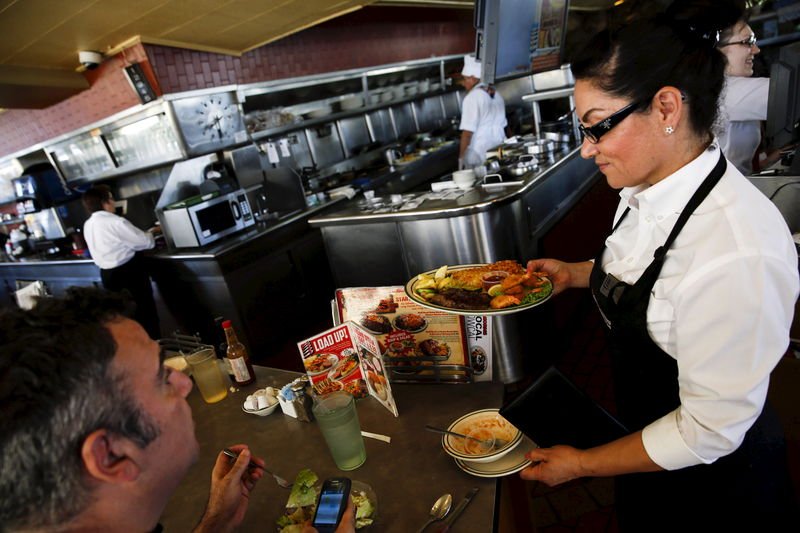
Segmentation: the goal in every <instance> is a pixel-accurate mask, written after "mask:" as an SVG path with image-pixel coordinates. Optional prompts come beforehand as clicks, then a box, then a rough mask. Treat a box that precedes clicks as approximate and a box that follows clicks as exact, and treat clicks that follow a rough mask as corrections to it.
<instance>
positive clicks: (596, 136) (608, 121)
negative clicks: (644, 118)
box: [578, 102, 642, 144]
mask: <svg viewBox="0 0 800 533" xmlns="http://www.w3.org/2000/svg"><path fill="white" fill-rule="evenodd" d="M641 105H642V103H641V102H633V103H632V104H628V105H626V106H625V107H623V108H622V109H620V110H619V111H617V112H616V113H612V114H611V115H609V116H608V117H606V118H604V119H603V120H601V121H600V122H598V123H597V124H595V125H594V126H584V125H583V124H579V125H578V129H579V130H580V132H581V133H582V134H583V136H584V137H585V138H587V139H589V142H590V143H592V144H594V143H596V142H597V141H599V140H600V137H602V136H603V135H605V134H606V133H608V132H609V131H611V129H612V128H613V127H614V126H616V125H617V124H619V123H620V122H622V121H623V120H625V119H626V118H627V117H628V115H630V114H631V113H633V112H634V111H636V110H637V109H639V107H641Z"/></svg>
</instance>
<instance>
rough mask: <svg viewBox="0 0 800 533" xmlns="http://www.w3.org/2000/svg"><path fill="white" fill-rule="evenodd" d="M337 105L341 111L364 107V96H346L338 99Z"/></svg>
mask: <svg viewBox="0 0 800 533" xmlns="http://www.w3.org/2000/svg"><path fill="white" fill-rule="evenodd" d="M339 106H340V107H341V108H342V111H351V110H353V109H358V108H359V107H364V97H363V96H361V95H360V94H356V95H352V96H347V97H345V98H342V99H341V100H340V101H339Z"/></svg>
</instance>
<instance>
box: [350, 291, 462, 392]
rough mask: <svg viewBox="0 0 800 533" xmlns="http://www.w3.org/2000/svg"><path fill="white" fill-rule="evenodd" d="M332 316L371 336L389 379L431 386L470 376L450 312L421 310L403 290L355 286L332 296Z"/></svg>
mask: <svg viewBox="0 0 800 533" xmlns="http://www.w3.org/2000/svg"><path fill="white" fill-rule="evenodd" d="M336 306H337V312H338V316H339V317H340V318H341V320H342V321H346V320H352V321H355V322H357V323H358V324H359V325H360V326H361V327H363V328H364V329H366V330H368V331H369V332H370V333H372V334H373V335H375V338H377V340H378V347H379V353H380V354H381V355H382V356H383V360H384V362H385V364H386V366H387V367H389V368H390V370H391V372H390V375H391V376H392V377H393V378H397V377H398V376H403V379H404V380H413V379H411V377H410V376H416V377H419V378H420V379H419V381H431V379H432V377H433V378H436V377H438V376H439V375H444V374H447V375H448V376H450V377H454V379H453V380H458V379H455V378H459V377H460V378H463V379H461V380H464V379H466V380H468V379H469V378H470V376H471V372H470V363H469V354H468V352H467V349H466V347H467V339H466V330H465V327H464V321H463V320H462V318H461V317H458V316H455V315H453V314H451V313H447V312H443V311H436V310H430V309H426V308H425V307H423V306H421V305H419V304H417V303H416V302H414V301H413V300H411V299H410V298H409V297H408V295H407V294H406V293H405V292H404V289H403V287H401V286H394V287H356V288H348V289H339V290H338V291H336Z"/></svg>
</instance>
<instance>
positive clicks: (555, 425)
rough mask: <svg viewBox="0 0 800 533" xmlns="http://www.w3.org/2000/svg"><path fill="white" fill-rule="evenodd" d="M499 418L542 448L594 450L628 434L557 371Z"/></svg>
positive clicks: (508, 406) (550, 371)
mask: <svg viewBox="0 0 800 533" xmlns="http://www.w3.org/2000/svg"><path fill="white" fill-rule="evenodd" d="M500 414H501V415H502V416H503V417H505V418H506V420H508V421H509V422H511V423H512V424H514V426H516V427H517V428H518V429H519V430H520V431H522V432H523V433H524V434H525V435H527V436H528V437H529V438H530V439H531V440H533V442H535V443H536V444H537V445H539V446H541V447H543V448H547V447H550V446H555V445H557V444H568V445H570V446H574V447H576V448H581V449H585V448H591V447H594V446H599V445H601V444H605V443H607V442H611V441H612V440H615V439H618V438H620V437H622V436H624V435H627V434H628V433H629V432H628V430H627V428H625V426H624V425H622V423H621V422H620V421H619V420H617V419H616V418H614V417H613V416H612V415H611V414H610V413H608V412H607V411H606V410H605V409H603V408H602V407H600V406H599V405H598V404H597V403H596V402H594V401H593V400H592V399H591V398H589V397H588V396H587V395H586V394H585V393H583V392H582V391H581V390H580V389H578V388H577V387H576V386H575V384H573V383H572V382H571V381H570V380H569V379H567V377H566V376H564V375H563V374H562V373H561V372H559V371H558V370H557V369H556V368H555V367H550V368H549V369H548V370H547V371H545V373H544V374H543V375H542V376H541V377H540V378H539V379H537V380H536V381H535V382H534V383H533V384H532V385H531V386H530V387H528V388H527V389H526V390H525V391H524V392H522V394H520V395H519V396H517V397H516V398H515V399H514V400H513V401H511V402H510V403H508V404H506V405H504V406H503V407H502V408H501V409H500Z"/></svg>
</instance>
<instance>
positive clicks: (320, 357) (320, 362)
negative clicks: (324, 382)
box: [303, 353, 339, 377]
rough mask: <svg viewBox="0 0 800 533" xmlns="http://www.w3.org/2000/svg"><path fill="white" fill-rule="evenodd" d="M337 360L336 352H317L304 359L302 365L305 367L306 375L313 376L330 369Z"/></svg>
mask: <svg viewBox="0 0 800 533" xmlns="http://www.w3.org/2000/svg"><path fill="white" fill-rule="evenodd" d="M337 361H339V357H338V356H337V355H336V354H332V353H318V354H314V355H312V356H311V357H309V358H308V359H305V360H304V361H303V365H304V366H305V367H306V371H307V372H308V375H309V376H312V377H313V376H321V375H322V374H324V373H326V372H330V371H331V369H332V368H333V367H334V366H336V362H337Z"/></svg>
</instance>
